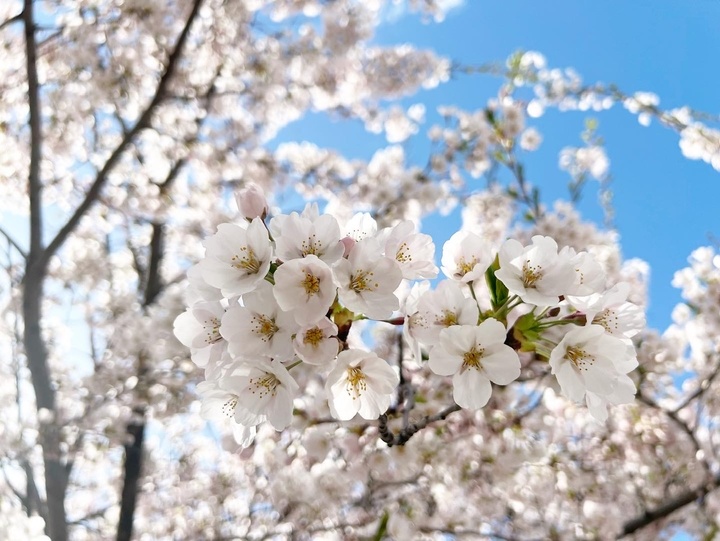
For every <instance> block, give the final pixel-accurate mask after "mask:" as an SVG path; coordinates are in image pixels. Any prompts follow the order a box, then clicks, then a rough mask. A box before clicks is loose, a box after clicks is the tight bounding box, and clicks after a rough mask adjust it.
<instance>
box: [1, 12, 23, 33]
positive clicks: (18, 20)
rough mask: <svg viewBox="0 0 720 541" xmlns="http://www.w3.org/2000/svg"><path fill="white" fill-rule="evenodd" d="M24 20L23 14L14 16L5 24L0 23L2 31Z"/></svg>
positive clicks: (5, 21) (4, 22)
mask: <svg viewBox="0 0 720 541" xmlns="http://www.w3.org/2000/svg"><path fill="white" fill-rule="evenodd" d="M22 20H23V14H22V13H18V14H17V15H15V16H13V17H10V18H9V19H6V20H4V21H3V22H1V23H0V30H2V29H3V28H5V27H6V26H10V25H11V24H13V23H17V22H20V21H22Z"/></svg>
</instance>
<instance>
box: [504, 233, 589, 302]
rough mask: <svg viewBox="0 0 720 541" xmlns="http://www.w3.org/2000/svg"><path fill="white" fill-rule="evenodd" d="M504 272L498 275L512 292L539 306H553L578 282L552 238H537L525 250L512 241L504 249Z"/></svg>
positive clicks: (508, 241) (509, 240) (538, 236)
mask: <svg viewBox="0 0 720 541" xmlns="http://www.w3.org/2000/svg"><path fill="white" fill-rule="evenodd" d="M499 257H500V269H499V270H497V271H495V276H497V277H498V279H499V280H501V281H502V282H503V283H504V284H505V286H506V287H507V288H508V289H509V290H510V292H511V293H513V294H515V295H518V296H520V298H522V300H523V301H525V302H527V303H530V304H534V305H537V306H552V305H554V304H557V303H558V299H559V297H560V295H564V294H565V293H567V292H568V291H567V288H568V284H573V283H574V282H575V280H576V271H575V270H574V269H573V267H572V265H570V262H569V261H568V260H567V259H566V258H561V257H560V256H559V255H558V247H557V243H556V242H555V241H554V240H553V239H551V238H550V237H543V236H540V235H536V236H534V237H533V238H532V244H531V245H529V246H525V247H523V245H522V244H520V243H519V242H518V241H516V240H514V239H508V240H507V241H505V243H504V244H503V245H502V247H501V248H500V254H499Z"/></svg>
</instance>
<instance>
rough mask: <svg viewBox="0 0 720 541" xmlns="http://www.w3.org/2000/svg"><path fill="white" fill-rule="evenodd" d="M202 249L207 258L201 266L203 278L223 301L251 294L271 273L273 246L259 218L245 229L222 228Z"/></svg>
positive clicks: (223, 226) (228, 226)
mask: <svg viewBox="0 0 720 541" xmlns="http://www.w3.org/2000/svg"><path fill="white" fill-rule="evenodd" d="M205 248H206V249H207V257H206V258H205V259H203V261H202V262H201V263H200V269H201V271H202V275H203V278H204V279H205V280H206V281H207V283H208V284H210V285H212V286H214V287H217V288H220V290H221V291H222V294H223V295H224V296H226V297H232V296H233V295H242V294H243V293H248V292H250V291H252V290H253V289H254V288H255V286H257V284H258V283H260V282H261V281H263V280H264V279H265V276H266V275H267V272H268V270H269V269H270V262H271V260H272V246H271V244H270V239H269V237H268V233H267V229H266V228H265V225H264V224H263V223H262V221H261V220H260V219H259V218H255V219H253V221H252V222H251V223H250V224H249V225H248V226H247V229H244V228H242V227H240V226H238V225H234V224H221V225H220V226H219V227H218V232H217V233H216V234H215V235H213V236H212V237H210V238H208V239H207V240H206V241H205Z"/></svg>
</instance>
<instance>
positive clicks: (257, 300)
mask: <svg viewBox="0 0 720 541" xmlns="http://www.w3.org/2000/svg"><path fill="white" fill-rule="evenodd" d="M297 328H298V324H297V323H296V322H295V319H294V318H293V316H292V314H290V313H287V312H285V311H283V310H282V309H281V308H280V306H279V305H278V303H277V302H276V301H275V297H274V296H273V289H272V286H270V284H268V283H267V282H264V283H262V284H261V287H259V288H258V289H256V290H255V291H253V292H252V293H248V294H247V295H244V296H243V306H240V305H234V306H231V307H230V308H229V309H228V311H227V312H226V313H225V315H224V316H223V318H222V322H221V325H220V329H219V332H220V334H221V335H222V336H223V337H224V338H225V339H226V340H227V342H228V351H229V352H230V353H231V354H232V355H234V356H236V357H241V358H254V357H255V356H257V355H269V356H271V357H278V358H279V359H280V360H288V359H290V358H292V356H293V348H292V335H293V334H294V333H295V331H296V330H297Z"/></svg>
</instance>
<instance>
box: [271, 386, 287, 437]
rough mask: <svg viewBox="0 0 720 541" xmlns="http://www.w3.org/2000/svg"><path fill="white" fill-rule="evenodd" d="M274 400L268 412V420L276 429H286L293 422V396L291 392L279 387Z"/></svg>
mask: <svg viewBox="0 0 720 541" xmlns="http://www.w3.org/2000/svg"><path fill="white" fill-rule="evenodd" d="M273 402H274V403H273V405H272V407H271V408H270V410H269V411H268V413H267V418H268V421H270V424H271V425H273V428H275V430H284V429H285V428H287V426H288V425H289V424H290V423H291V422H292V417H293V397H292V395H291V394H290V392H288V391H286V390H284V389H278V392H277V395H275V399H274V401H273Z"/></svg>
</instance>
